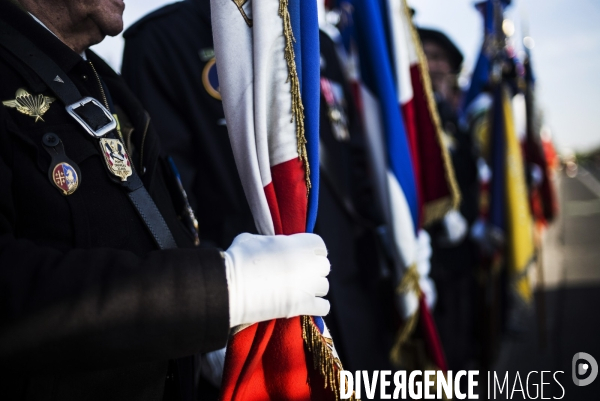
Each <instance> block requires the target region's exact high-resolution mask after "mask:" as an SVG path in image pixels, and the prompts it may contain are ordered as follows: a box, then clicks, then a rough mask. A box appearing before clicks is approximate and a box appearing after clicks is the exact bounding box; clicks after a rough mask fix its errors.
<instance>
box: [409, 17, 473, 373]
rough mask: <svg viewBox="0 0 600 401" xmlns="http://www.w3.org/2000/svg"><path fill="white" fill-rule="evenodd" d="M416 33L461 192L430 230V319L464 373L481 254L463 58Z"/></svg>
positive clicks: (440, 36) (448, 43) (443, 39)
mask: <svg viewBox="0 0 600 401" xmlns="http://www.w3.org/2000/svg"><path fill="white" fill-rule="evenodd" d="M418 32H419V37H420V38H421V42H422V43H423V51H424V52H425V56H426V57H427V66H428V67H429V75H430V77H431V83H432V86H433V91H434V94H435V101H436V106H437V110H438V112H439V116H440V119H441V124H442V129H443V134H444V139H445V143H446V146H447V148H448V150H449V153H450V156H451V160H452V165H453V167H454V172H455V174H456V181H457V184H458V186H459V189H460V192H461V204H460V208H459V210H458V211H456V210H455V211H451V212H449V213H448V214H447V215H446V216H445V218H444V219H443V220H442V221H441V222H440V223H437V224H434V225H433V226H431V227H430V228H429V232H430V234H431V237H432V248H433V255H432V258H431V277H432V278H433V279H434V281H435V284H436V287H437V290H438V302H437V305H436V308H435V311H434V317H435V319H436V323H437V325H438V330H439V331H440V337H441V340H442V343H443V345H444V350H445V351H446V358H447V359H448V366H449V368H450V369H453V370H458V369H466V368H467V367H468V363H469V362H473V359H474V358H475V355H476V346H475V341H474V332H475V327H474V324H475V322H474V318H475V315H474V310H475V308H474V304H475V302H474V301H475V298H474V292H475V284H474V280H475V267H476V264H477V261H478V258H479V252H478V248H477V246H476V244H475V243H474V242H473V241H472V240H471V238H470V237H469V235H468V232H469V230H470V227H471V226H472V225H473V223H474V222H475V220H476V219H477V217H478V210H479V208H478V188H479V184H478V181H477V152H476V149H475V148H474V142H473V139H472V137H471V134H470V132H469V131H468V130H466V129H464V127H463V126H462V125H461V124H459V117H458V115H459V105H460V103H461V99H462V91H461V89H460V87H459V85H458V75H459V73H460V71H461V68H462V62H463V55H462V53H461V51H460V50H459V49H458V47H457V46H456V45H455V44H454V43H453V42H452V40H450V38H448V36H447V35H446V34H444V33H443V32H441V31H438V30H434V29H426V28H419V29H418Z"/></svg>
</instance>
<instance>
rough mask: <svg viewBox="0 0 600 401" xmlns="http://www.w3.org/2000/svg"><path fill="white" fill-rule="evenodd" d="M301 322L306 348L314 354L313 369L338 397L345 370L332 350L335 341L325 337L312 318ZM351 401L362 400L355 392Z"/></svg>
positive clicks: (308, 317) (302, 317)
mask: <svg viewBox="0 0 600 401" xmlns="http://www.w3.org/2000/svg"><path fill="white" fill-rule="evenodd" d="M300 320H301V323H302V338H303V339H304V344H306V348H307V349H308V351H309V352H310V353H311V354H312V358H313V367H314V369H315V370H317V371H318V372H319V373H320V374H321V376H323V381H324V382H325V387H324V388H327V387H329V388H330V389H331V391H332V392H333V394H334V395H335V396H336V397H337V395H338V394H339V389H340V376H339V375H340V373H339V372H340V371H342V370H344V368H343V366H342V362H341V361H340V360H339V358H336V357H335V356H334V355H333V351H332V349H331V347H332V346H333V341H332V340H331V339H330V338H325V337H323V335H322V334H321V332H320V331H319V329H318V328H317V326H316V325H315V324H314V323H313V322H312V318H311V317H310V316H301V317H300ZM344 385H345V386H347V383H344ZM346 388H347V387H346ZM350 401H360V400H359V399H357V398H356V396H355V394H354V392H353V393H352V396H351V397H350Z"/></svg>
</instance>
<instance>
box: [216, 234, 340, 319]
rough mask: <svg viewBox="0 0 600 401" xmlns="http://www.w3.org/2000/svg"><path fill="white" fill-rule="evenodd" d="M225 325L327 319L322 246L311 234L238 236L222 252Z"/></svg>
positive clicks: (326, 266)
mask: <svg viewBox="0 0 600 401" xmlns="http://www.w3.org/2000/svg"><path fill="white" fill-rule="evenodd" d="M224 254H225V266H226V273H227V284H228V286H229V325H230V327H235V326H237V325H240V324H252V323H258V322H262V321H265V320H271V319H278V318H289V317H294V316H299V315H310V316H324V315H327V313H329V307H330V305H329V301H327V300H325V299H323V298H320V297H322V296H324V295H327V292H328V291H329V281H328V280H327V278H326V277H327V275H328V274H329V270H330V263H329V260H328V259H327V248H326V247H325V243H324V242H323V240H322V239H321V237H319V236H318V235H315V234H295V235H290V236H284V235H275V236H265V235H252V234H247V233H244V234H240V235H238V236H237V237H236V238H235V239H234V241H233V243H232V244H231V246H230V247H229V249H228V250H227V251H226V252H224Z"/></svg>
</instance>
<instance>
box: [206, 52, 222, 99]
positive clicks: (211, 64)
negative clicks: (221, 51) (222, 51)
mask: <svg viewBox="0 0 600 401" xmlns="http://www.w3.org/2000/svg"><path fill="white" fill-rule="evenodd" d="M202 84H203V85H204V89H206V91H207V92H208V94H209V95H211V96H212V97H214V98H215V99H217V100H221V94H220V93H219V76H218V75H217V64H216V59H215V58H214V57H213V58H211V59H210V60H208V63H206V65H205V66H204V70H202Z"/></svg>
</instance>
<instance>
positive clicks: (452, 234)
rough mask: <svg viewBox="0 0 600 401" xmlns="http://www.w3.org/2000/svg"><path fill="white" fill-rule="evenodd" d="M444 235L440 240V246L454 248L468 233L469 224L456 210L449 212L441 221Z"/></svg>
mask: <svg viewBox="0 0 600 401" xmlns="http://www.w3.org/2000/svg"><path fill="white" fill-rule="evenodd" d="M442 224H443V225H444V231H445V235H444V236H442V237H441V238H440V245H443V246H455V245H458V244H459V243H460V242H461V241H462V240H463V239H464V238H465V237H466V236H467V232H468V231H469V223H467V220H466V219H465V218H464V217H463V215H462V214H460V212H459V211H458V210H454V209H452V210H450V211H449V212H448V213H446V215H445V216H444V220H442Z"/></svg>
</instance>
